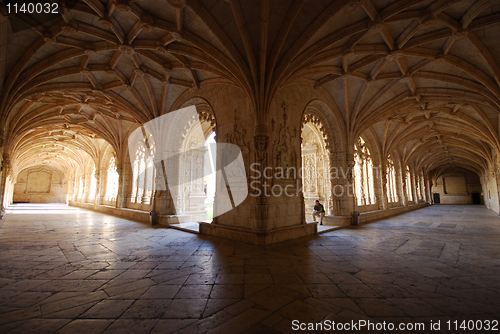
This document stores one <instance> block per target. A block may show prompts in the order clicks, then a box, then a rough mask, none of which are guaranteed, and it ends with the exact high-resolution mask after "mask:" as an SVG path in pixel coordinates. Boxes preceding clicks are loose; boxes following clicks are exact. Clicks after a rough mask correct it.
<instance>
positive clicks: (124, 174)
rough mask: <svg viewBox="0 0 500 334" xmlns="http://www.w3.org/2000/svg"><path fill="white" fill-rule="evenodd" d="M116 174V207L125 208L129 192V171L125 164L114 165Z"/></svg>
mask: <svg viewBox="0 0 500 334" xmlns="http://www.w3.org/2000/svg"><path fill="white" fill-rule="evenodd" d="M116 172H117V173H118V175H119V177H118V194H117V195H116V207H117V208H125V207H126V206H127V196H128V192H129V187H128V181H129V178H128V176H129V171H128V169H127V168H126V165H125V163H117V164H116Z"/></svg>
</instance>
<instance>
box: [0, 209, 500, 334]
mask: <svg viewBox="0 0 500 334" xmlns="http://www.w3.org/2000/svg"><path fill="white" fill-rule="evenodd" d="M40 209H43V211H40ZM358 319H365V320H366V319H372V320H373V321H386V322H394V323H409V322H424V323H426V326H427V325H428V323H429V321H430V320H433V321H434V323H436V322H437V321H438V320H441V324H442V322H443V321H446V320H452V321H454V320H459V319H460V320H461V319H467V320H470V319H474V320H475V319H488V320H494V319H497V320H499V319H500V219H499V218H497V216H496V215H495V214H494V213H493V212H492V211H489V210H487V209H486V208H485V207H483V206H433V207H429V208H425V209H421V210H418V211H413V212H410V213H407V214H404V215H401V216H398V217H393V218H390V219H386V220H383V221H379V222H376V223H371V224H367V225H363V226H361V227H358V228H346V229H341V230H336V231H333V232H327V233H324V234H321V235H319V236H315V237H310V238H303V239H300V240H295V241H290V242H285V243H281V244H278V245H274V246H271V247H267V248H262V247H256V246H249V245H244V244H239V243H233V242H229V241H224V240H220V239H214V238H207V237H203V236H200V235H196V234H192V233H187V232H183V231H179V230H174V229H167V228H155V227H151V226H148V225H144V224H140V223H135V222H131V221H127V220H124V219H120V218H116V217H111V216H106V215H103V214H99V213H95V212H90V211H86V210H83V209H77V208H72V207H65V206H57V205H52V206H50V205H49V206H40V205H38V206H37V205H18V206H14V207H12V208H11V209H10V210H8V214H7V215H6V216H5V218H4V220H3V221H0V333H55V332H57V333H171V332H179V333H205V332H210V333H212V332H213V333H289V332H293V331H292V320H300V321H303V322H318V321H322V320H335V321H337V322H339V321H341V322H343V321H351V320H356V321H357V320H358ZM426 329H427V330H426V331H419V332H418V333H423V332H430V328H429V327H426ZM442 329H443V328H442ZM375 332H376V331H369V333H375ZM399 332H400V333H402V332H403V331H399ZM441 332H444V331H441ZM434 333H435V332H434ZM455 333H456V332H455Z"/></svg>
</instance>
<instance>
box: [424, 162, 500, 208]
mask: <svg viewBox="0 0 500 334" xmlns="http://www.w3.org/2000/svg"><path fill="white" fill-rule="evenodd" d="M432 192H433V194H436V193H437V194H439V198H440V201H441V204H473V200H472V196H473V195H472V194H473V193H479V194H481V195H480V196H481V203H484V199H483V196H484V194H482V187H481V180H480V179H479V176H478V175H477V174H475V173H473V172H471V171H467V170H464V169H455V170H451V171H448V172H446V173H445V174H443V175H441V176H440V177H439V178H437V180H436V183H435V185H434V186H433V187H432ZM497 202H498V201H497Z"/></svg>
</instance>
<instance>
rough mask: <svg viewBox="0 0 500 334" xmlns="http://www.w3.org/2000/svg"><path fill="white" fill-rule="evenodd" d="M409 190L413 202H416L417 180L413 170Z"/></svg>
mask: <svg viewBox="0 0 500 334" xmlns="http://www.w3.org/2000/svg"><path fill="white" fill-rule="evenodd" d="M411 185H412V186H411V190H412V195H413V203H415V204H418V194H417V182H416V178H415V172H413V173H411Z"/></svg>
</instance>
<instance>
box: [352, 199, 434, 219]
mask: <svg viewBox="0 0 500 334" xmlns="http://www.w3.org/2000/svg"><path fill="white" fill-rule="evenodd" d="M429 205H430V204H429V203H419V204H411V205H408V206H397V207H394V208H390V209H387V210H376V211H368V212H361V213H360V217H359V220H360V223H361V224H364V223H368V222H372V221H375V220H379V219H384V218H387V217H392V216H397V215H400V214H402V213H405V212H409V211H413V210H417V209H421V208H425V207H426V206H429Z"/></svg>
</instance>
